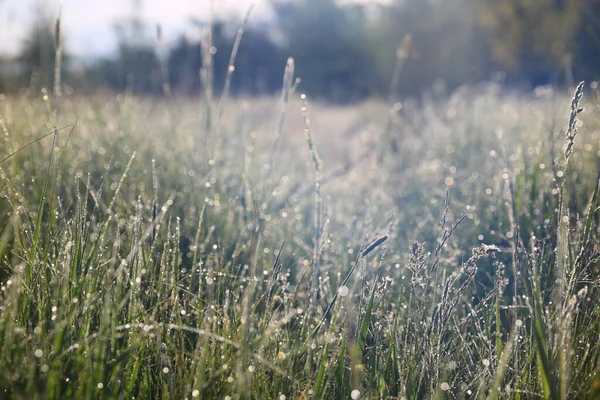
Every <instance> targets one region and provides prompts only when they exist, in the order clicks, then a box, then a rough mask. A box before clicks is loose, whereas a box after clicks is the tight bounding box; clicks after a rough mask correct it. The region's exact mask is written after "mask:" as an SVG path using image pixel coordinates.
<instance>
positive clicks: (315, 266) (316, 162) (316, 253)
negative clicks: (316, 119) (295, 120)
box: [301, 94, 322, 311]
mask: <svg viewBox="0 0 600 400" xmlns="http://www.w3.org/2000/svg"><path fill="white" fill-rule="evenodd" d="M301 99H302V117H303V119H304V135H305V136H306V142H307V143H308V151H309V153H310V156H311V159H312V164H313V172H314V175H313V176H314V189H315V197H314V199H315V203H314V207H315V208H314V233H313V259H312V263H311V268H312V270H311V284H310V308H311V311H315V310H316V306H317V299H318V297H319V277H320V274H319V272H320V271H319V268H320V259H321V247H320V246H321V233H322V226H321V224H322V223H321V217H322V215H321V160H320V159H319V153H318V152H317V149H316V147H315V145H314V143H313V139H312V134H311V129H310V116H309V114H308V103H307V101H306V95H305V94H303V95H302V96H301Z"/></svg>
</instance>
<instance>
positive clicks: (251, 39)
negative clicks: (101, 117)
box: [0, 0, 600, 103]
mask: <svg viewBox="0 0 600 400" xmlns="http://www.w3.org/2000/svg"><path fill="white" fill-rule="evenodd" d="M251 4H254V9H253V11H252V14H251V16H250V20H249V23H248V25H247V26H246V30H245V33H244V36H243V39H242V43H241V46H240V48H239V52H238V54H237V59H236V70H235V73H234V75H233V81H232V88H231V90H232V93H233V94H235V95H244V96H260V95H268V94H271V93H275V92H277V91H278V90H280V88H281V85H282V76H283V70H284V67H285V65H286V60H287V58H288V57H294V59H295V66H296V75H297V76H299V77H300V78H301V79H302V83H301V86H300V90H302V91H303V92H306V93H308V94H309V95H310V96H312V97H313V98H318V99H322V100H326V101H330V102H335V103H349V102H355V101H360V100H363V99H366V98H372V97H384V98H387V97H388V96H390V95H392V96H394V95H396V94H399V95H402V96H416V97H418V96H423V95H425V94H433V95H440V94H443V93H445V92H450V91H452V90H454V89H456V88H457V87H458V86H461V85H465V84H474V83H477V82H481V81H496V82H499V83H502V84H503V85H504V86H505V87H507V88H511V89H513V88H514V89H519V90H530V89H531V88H534V87H538V86H542V85H553V86H570V85H572V84H573V81H574V80H576V81H579V80H588V81H591V80H594V79H596V78H597V77H598V75H599V74H600V68H598V67H600V0H377V1H375V0H371V1H368V0H338V1H336V0H254V1H250V0H215V1H214V2H211V1H210V0H170V1H160V0H131V1H127V0H106V1H97V0H64V1H63V2H62V6H61V7H60V9H61V27H60V29H61V36H62V45H63V51H64V57H63V66H62V69H63V84H64V88H65V89H64V90H65V92H71V93H79V94H88V93H90V92H96V91H98V90H105V91H116V92H122V91H130V92H132V93H136V94H140V95H157V96H159V95H163V94H164V93H165V83H166V84H167V85H168V88H169V92H172V93H178V94H182V95H184V94H185V95H190V96H197V95H198V94H199V93H200V92H201V91H202V83H201V79H200V76H199V70H200V69H201V68H202V60H203V52H206V51H210V52H211V53H214V54H213V65H214V85H215V88H214V89H215V91H216V92H218V91H219V90H221V88H222V86H223V83H224V80H225V74H226V73H227V65H228V62H229V58H230V54H231V50H232V47H233V42H234V39H235V35H236V33H237V30H238V28H239V27H240V24H241V22H242V19H243V17H244V14H245V13H246V11H247V9H248V8H249V7H250V5H251ZM58 10H59V4H58V1H54V0H53V1H49V0H46V1H40V0H0V92H15V91H23V90H29V91H38V90H40V89H42V88H50V87H52V79H53V75H54V72H53V68H54V59H55V58H54V52H55V41H54V36H55V35H54V30H55V21H56V18H57V15H58V13H59V11H58ZM211 21H212V23H211ZM209 37H212V46H206V45H204V46H203V43H204V44H206V43H210V42H209V39H208V38H209ZM395 71H396V72H395ZM399 72H400V73H399ZM395 74H396V75H397V76H398V77H399V79H397V84H392V83H391V82H392V81H394V75H395ZM390 87H394V88H397V93H390Z"/></svg>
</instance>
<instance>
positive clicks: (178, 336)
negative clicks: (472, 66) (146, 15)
mask: <svg viewBox="0 0 600 400" xmlns="http://www.w3.org/2000/svg"><path fill="white" fill-rule="evenodd" d="M288 78H290V77H289V76H288ZM286 82H287V85H286V86H285V87H284V90H283V94H282V96H281V98H279V97H273V98H269V97H267V98H246V99H245V98H236V99H227V98H226V97H225V98H223V99H221V101H219V98H216V99H211V98H210V97H209V98H208V99H207V98H202V99H197V98H196V99H192V98H186V97H181V96H177V95H173V94H167V95H166V96H165V97H164V98H162V99H158V98H144V97H138V96H135V95H133V94H131V93H124V94H119V95H116V94H106V93H105V94H97V95H95V96H90V97H80V96H78V95H76V94H68V93H66V94H63V95H62V96H60V97H56V96H53V95H52V94H50V93H47V92H42V93H26V92H24V93H21V94H6V95H1V96H0V133H1V136H2V140H3V145H2V148H1V150H0V158H2V161H0V181H1V182H0V193H1V194H2V196H1V198H0V260H1V261H0V282H1V287H0V299H1V301H0V349H1V351H0V366H1V368H0V397H2V398H7V399H8V398H16V399H68V398H73V399H75V398H77V399H96V398H123V399H133V398H138V399H147V398H159V399H170V398H172V399H184V398H187V399H193V398H206V399H208V398H218V399H279V400H284V399H345V398H351V399H354V400H356V399H380V398H381V399H384V398H390V399H391V398H395V399H421V398H436V399H443V398H448V399H487V398H490V399H501V398H502V399H535V398H545V399H597V398H600V307H598V304H599V303H600V278H599V276H600V275H599V272H600V264H599V256H600V248H599V246H598V234H599V226H600V225H599V222H600V221H599V218H598V217H599V215H598V206H599V204H598V178H599V172H600V108H599V105H600V97H599V96H600V91H598V89H597V85H595V84H592V85H581V86H579V87H578V88H571V89H569V90H566V89H565V90H562V89H561V90H551V89H545V90H538V91H536V92H534V93H524V92H521V93H514V92H508V91H506V90H504V89H503V88H502V87H500V86H497V85H494V84H481V85H478V86H472V87H463V88H460V89H458V90H457V91H455V92H454V93H452V94H446V95H441V94H440V95H439V96H437V95H431V96H429V97H424V98H423V99H422V100H420V101H411V100H408V99H407V100H402V102H392V103H393V104H388V103H386V102H383V101H376V100H372V101H368V102H364V103H361V104H357V105H354V106H347V107H341V106H339V107H338V106H333V105H327V104H325V103H321V102H319V101H316V100H315V101H312V99H310V98H308V99H307V98H305V97H304V96H300V93H301V90H302V87H301V86H299V87H298V89H297V90H296V91H294V89H296V88H295V87H294V86H293V85H292V84H291V83H290V82H291V80H290V79H287V80H286ZM583 107H585V109H583Z"/></svg>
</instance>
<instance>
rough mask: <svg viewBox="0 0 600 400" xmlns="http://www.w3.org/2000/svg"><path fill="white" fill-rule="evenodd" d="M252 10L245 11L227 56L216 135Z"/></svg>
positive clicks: (219, 131) (219, 129) (219, 130)
mask: <svg viewBox="0 0 600 400" xmlns="http://www.w3.org/2000/svg"><path fill="white" fill-rule="evenodd" d="M253 8H254V4H251V5H250V7H248V11H246V16H245V17H244V20H243V21H242V25H241V26H240V28H239V29H238V32H237V35H236V36H235V41H234V42H233V49H232V50H231V55H230V56H229V64H228V66H227V75H226V76H225V85H224V86H223V93H221V100H220V101H219V112H218V114H217V134H218V135H220V134H221V120H222V118H223V114H224V113H225V106H226V105H227V100H228V98H229V92H230V90H231V77H232V76H233V72H234V71H235V58H236V57H237V53H238V50H239V48H240V43H241V42H242V37H243V36H244V29H245V28H246V25H248V20H249V19H250V14H251V13H252V9H253Z"/></svg>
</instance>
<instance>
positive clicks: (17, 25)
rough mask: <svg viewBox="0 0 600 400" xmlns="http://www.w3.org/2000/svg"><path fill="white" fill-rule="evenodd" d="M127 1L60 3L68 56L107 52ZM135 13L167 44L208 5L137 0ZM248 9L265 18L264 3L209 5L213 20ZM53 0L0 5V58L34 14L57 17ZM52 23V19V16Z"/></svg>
mask: <svg viewBox="0 0 600 400" xmlns="http://www.w3.org/2000/svg"><path fill="white" fill-rule="evenodd" d="M132 3H134V1H131V0H63V1H62V16H61V29H62V30H63V33H64V36H65V38H66V40H65V45H66V46H67V49H68V51H69V52H70V53H71V54H74V55H78V56H84V57H85V56H95V55H103V54H107V53H109V52H110V51H111V50H113V49H114V46H115V34H114V28H113V26H114V24H115V23H116V22H118V21H120V20H121V21H122V20H124V19H126V18H127V17H128V16H131V15H132ZM141 4H142V7H141V9H140V11H139V12H138V15H141V17H142V19H143V20H144V22H146V23H147V24H148V25H150V26H155V25H156V24H160V25H161V26H162V30H163V37H164V40H165V42H166V43H167V44H168V43H170V42H173V41H174V40H176V39H177V37H178V36H179V35H180V34H181V33H183V32H184V31H186V29H187V30H189V29H190V24H188V23H187V22H188V21H189V20H190V18H199V19H207V17H208V16H209V15H210V7H211V0H142V1H141ZM251 4H254V9H253V12H252V18H251V20H252V21H254V22H260V21H261V20H265V19H268V18H269V16H270V9H269V6H268V1H267V0H213V9H214V14H215V16H216V17H229V16H238V18H241V17H242V16H243V14H245V12H246V10H247V9H248V7H249V6H250V5H251ZM58 5H59V0H0V54H15V53H16V52H17V51H18V49H19V47H20V44H21V42H22V41H23V38H24V37H25V35H26V33H27V30H28V29H29V27H30V26H31V23H32V22H33V21H34V20H35V15H36V13H39V12H40V10H41V9H42V8H43V7H45V8H46V9H47V10H48V11H49V12H50V15H52V16H54V15H57V13H58V8H59V6H58ZM53 18H54V17H53Z"/></svg>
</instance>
